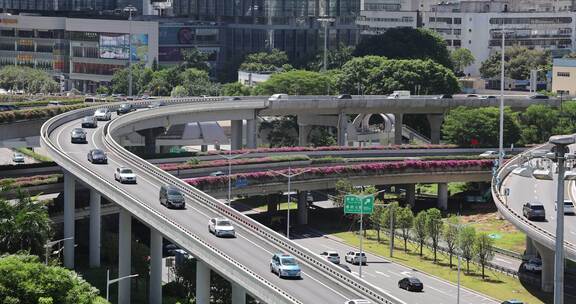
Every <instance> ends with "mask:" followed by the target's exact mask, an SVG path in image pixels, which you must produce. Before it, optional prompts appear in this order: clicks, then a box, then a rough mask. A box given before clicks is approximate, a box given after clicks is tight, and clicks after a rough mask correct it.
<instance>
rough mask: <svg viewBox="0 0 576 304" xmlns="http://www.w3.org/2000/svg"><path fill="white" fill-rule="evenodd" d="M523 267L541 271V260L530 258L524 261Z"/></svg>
mask: <svg viewBox="0 0 576 304" xmlns="http://www.w3.org/2000/svg"><path fill="white" fill-rule="evenodd" d="M524 269H526V270H527V271H532V272H538V271H542V261H541V260H540V259H538V258H533V259H530V260H528V262H526V263H524Z"/></svg>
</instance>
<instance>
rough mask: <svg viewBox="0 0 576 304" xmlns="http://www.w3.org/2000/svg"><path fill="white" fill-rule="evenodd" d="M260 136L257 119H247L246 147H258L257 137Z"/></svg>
mask: <svg viewBox="0 0 576 304" xmlns="http://www.w3.org/2000/svg"><path fill="white" fill-rule="evenodd" d="M257 136H258V129H257V128H256V119H248V120H246V147H247V148H248V149H256V148H257V143H256V138H257Z"/></svg>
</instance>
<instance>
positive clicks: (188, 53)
mask: <svg viewBox="0 0 576 304" xmlns="http://www.w3.org/2000/svg"><path fill="white" fill-rule="evenodd" d="M207 61H208V54H207V53H204V52H202V51H199V50H198V49H197V48H191V49H185V50H183V51H182V62H181V63H180V66H179V68H180V70H181V71H184V70H187V69H197V70H201V71H206V72H208V70H210V66H209V65H208V62H207Z"/></svg>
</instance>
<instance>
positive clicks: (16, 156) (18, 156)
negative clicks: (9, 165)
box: [12, 152, 24, 163]
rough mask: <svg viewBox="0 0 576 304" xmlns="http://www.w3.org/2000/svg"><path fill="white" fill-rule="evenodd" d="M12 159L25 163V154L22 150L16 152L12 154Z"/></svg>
mask: <svg viewBox="0 0 576 304" xmlns="http://www.w3.org/2000/svg"><path fill="white" fill-rule="evenodd" d="M12 161H13V162H15V163H23V162H24V155H23V154H22V153H20V152H15V153H14V154H13V155H12Z"/></svg>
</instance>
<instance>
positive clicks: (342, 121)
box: [337, 113, 348, 146]
mask: <svg viewBox="0 0 576 304" xmlns="http://www.w3.org/2000/svg"><path fill="white" fill-rule="evenodd" d="M337 129H338V134H337V137H338V145H339V146H346V144H347V143H348V142H347V141H346V130H347V129H348V116H347V115H346V114H344V113H340V114H339V115H338V128H337Z"/></svg>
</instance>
